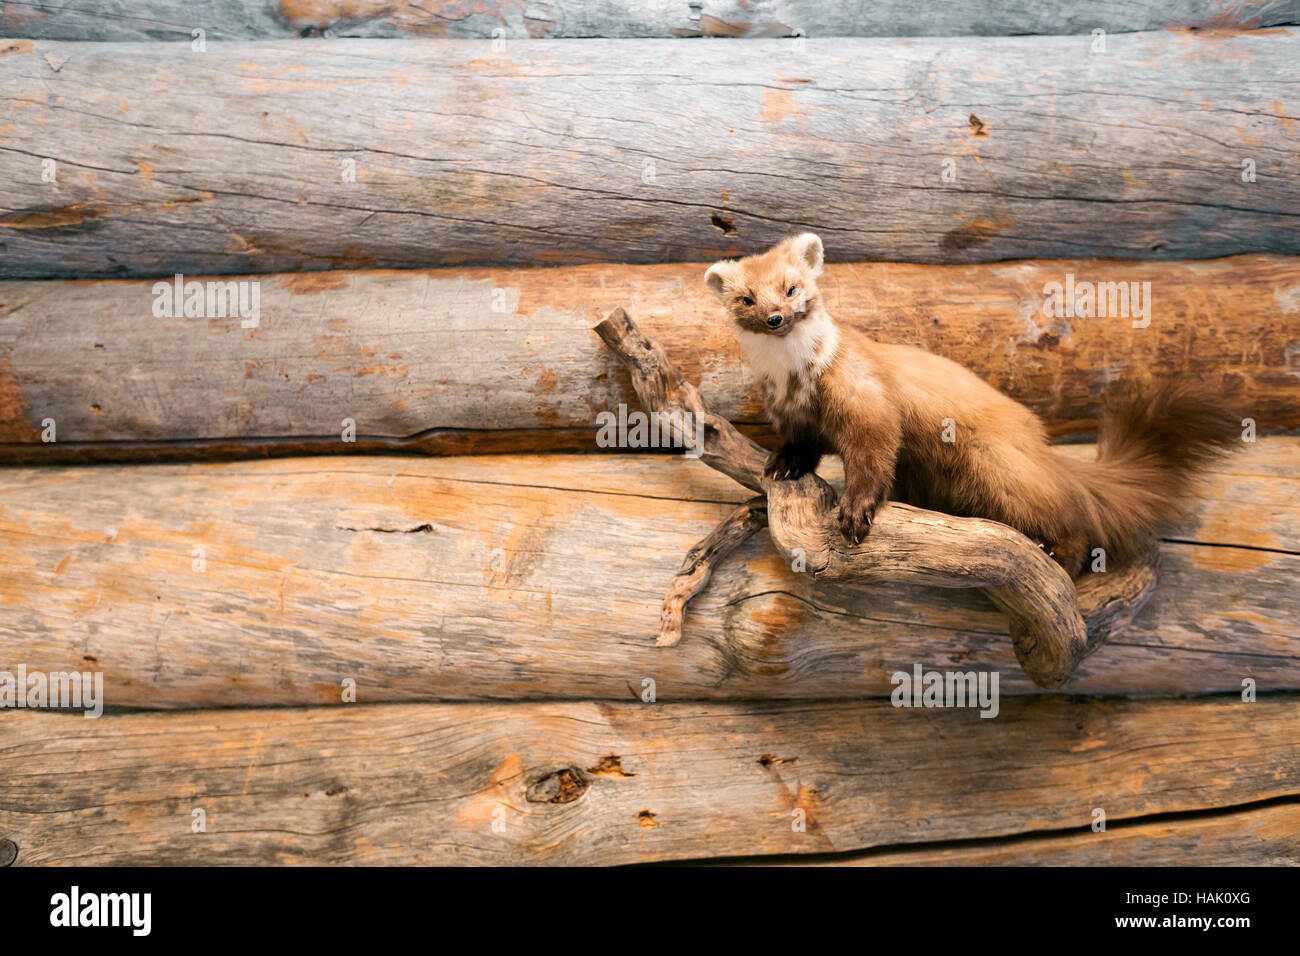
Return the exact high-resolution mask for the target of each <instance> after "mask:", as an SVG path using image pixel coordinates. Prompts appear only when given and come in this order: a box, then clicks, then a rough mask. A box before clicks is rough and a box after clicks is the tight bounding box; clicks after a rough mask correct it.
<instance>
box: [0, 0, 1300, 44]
mask: <svg viewBox="0 0 1300 956" xmlns="http://www.w3.org/2000/svg"><path fill="white" fill-rule="evenodd" d="M1293 23H1300V4H1297V3H1296V0H1248V2H1244V3H1242V2H1234V3H1225V2H1223V0H1145V2H1142V3H1121V2H1118V0H1078V2H1068V0H1052V2H1042V0H1039V2H1031V0H1017V2H993V0H950V2H947V3H944V4H942V5H937V6H931V5H921V4H915V3H908V2H905V0H877V2H871V3H866V2H860V0H857V2H855V0H849V2H827V0H700V2H698V3H684V2H679V0H549V2H547V0H542V2H525V0H475V2H473V3H468V2H465V0H442V2H433V3H430V2H428V0H425V2H423V3H417V2H415V0H328V2H322V0H205V2H203V3H201V4H196V3H193V2H192V0H132V3H131V4H130V9H129V10H123V8H122V4H121V3H115V2H110V0H60V2H57V3H55V2H49V0H6V2H4V3H0V37H4V36H10V37H35V38H39V39H45V40H110V41H126V40H188V39H189V38H190V35H191V30H193V29H194V28H202V29H203V30H205V31H206V33H207V36H208V38H209V39H213V40H229V39H240V40H266V39H274V38H278V37H290V36H320V35H322V34H324V35H331V36H339V37H406V36H415V37H461V38H467V39H470V38H477V39H490V38H492V37H498V38H520V39H523V38H540V37H552V38H554V37H690V36H708V37H746V38H749V37H772V36H793V35H802V36H810V37H829V36H964V35H968V34H974V35H988V36H1002V35H1010V34H1027V33H1050V34H1064V33H1088V32H1089V31H1091V30H1093V29H1096V28H1102V29H1105V30H1107V31H1109V32H1111V33H1120V32H1127V31H1137V30H1162V29H1169V28H1176V27H1193V28H1220V29H1237V28H1247V29H1249V28H1254V27H1267V26H1275V25H1278V24H1293Z"/></svg>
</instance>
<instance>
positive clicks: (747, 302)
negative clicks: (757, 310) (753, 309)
mask: <svg viewBox="0 0 1300 956" xmlns="http://www.w3.org/2000/svg"><path fill="white" fill-rule="evenodd" d="M740 301H741V302H743V303H745V305H753V304H754V300H753V299H751V298H750V297H749V296H747V295H742V296H741V297H740Z"/></svg>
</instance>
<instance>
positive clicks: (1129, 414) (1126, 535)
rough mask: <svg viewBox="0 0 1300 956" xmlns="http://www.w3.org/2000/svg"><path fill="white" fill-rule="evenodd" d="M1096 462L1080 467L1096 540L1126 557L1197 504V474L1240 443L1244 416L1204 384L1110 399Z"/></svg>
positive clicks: (1166, 386) (1178, 384)
mask: <svg viewBox="0 0 1300 956" xmlns="http://www.w3.org/2000/svg"><path fill="white" fill-rule="evenodd" d="M1108 398H1109V401H1108V402H1107V406H1106V409H1105V411H1104V412H1103V415H1102V421H1101V430H1100V434H1099V435H1098V441H1097V460H1096V461H1095V462H1091V463H1088V464H1086V465H1083V467H1081V468H1078V469H1077V470H1076V471H1075V474H1076V476H1077V477H1078V478H1079V479H1080V480H1081V482H1082V484H1083V487H1084V490H1085V491H1086V493H1087V496H1088V498H1090V499H1091V502H1090V503H1091V504H1092V506H1093V507H1092V508H1090V509H1089V510H1091V511H1092V512H1093V515H1092V516H1093V523H1094V524H1095V527H1094V528H1093V531H1092V537H1093V540H1094V541H1095V543H1096V544H1097V545H1100V546H1101V547H1103V548H1105V549H1106V552H1107V554H1108V555H1109V556H1111V557H1125V556H1128V555H1130V554H1131V553H1132V551H1133V549H1134V548H1135V547H1137V546H1138V545H1139V543H1140V542H1141V541H1142V540H1143V539H1144V538H1146V537H1148V536H1150V535H1153V534H1155V533H1156V530H1157V529H1158V528H1159V527H1160V526H1161V525H1163V524H1166V523H1168V522H1172V521H1176V520H1177V519H1178V518H1180V517H1182V516H1183V514H1184V513H1185V512H1186V511H1187V510H1188V508H1189V506H1190V504H1191V496H1192V492H1193V490H1194V487H1195V480H1196V476H1197V472H1198V471H1199V470H1200V469H1201V468H1202V467H1203V466H1204V465H1206V464H1207V463H1209V462H1210V461H1212V460H1213V459H1215V458H1217V457H1218V456H1219V455H1221V454H1222V453H1223V452H1224V451H1226V450H1227V449H1228V448H1230V447H1232V446H1234V445H1237V444H1238V443H1239V442H1240V441H1241V429H1242V424H1241V417H1240V415H1238V414H1236V413H1235V412H1234V411H1233V410H1232V409H1230V408H1229V407H1228V406H1227V405H1225V404H1224V403H1223V402H1222V401H1221V400H1219V399H1218V398H1217V397H1215V396H1212V395H1211V394H1210V393H1209V391H1208V389H1206V388H1205V387H1204V386H1202V385H1200V384H1199V383H1189V382H1183V381H1170V382H1164V383H1162V384H1160V385H1157V386H1155V387H1151V388H1127V389H1121V390H1120V391H1119V392H1117V393H1112V394H1111V396H1108Z"/></svg>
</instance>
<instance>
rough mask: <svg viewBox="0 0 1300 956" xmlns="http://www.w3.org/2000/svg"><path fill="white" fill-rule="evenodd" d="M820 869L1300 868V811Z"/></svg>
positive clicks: (1198, 819) (1267, 810)
mask: <svg viewBox="0 0 1300 956" xmlns="http://www.w3.org/2000/svg"><path fill="white" fill-rule="evenodd" d="M811 865H817V866H1300V804H1296V803H1280V804H1274V805H1268V806H1261V807H1249V808H1244V809H1229V810H1226V811H1222V812H1213V813H1207V814H1204V815H1198V816H1193V817H1190V818H1186V817H1183V818H1175V819H1169V820H1160V821H1152V822H1145V821H1143V820H1141V819H1138V820H1133V821H1129V822H1126V823H1121V824H1120V825H1119V826H1115V825H1109V826H1108V828H1107V829H1106V830H1105V831H1104V832H1101V833H1094V832H1092V831H1091V830H1086V831H1083V832H1078V833H1067V834H1054V835H1051V836H1038V835H1027V836H1022V837H1014V838H1011V839H1008V840H990V841H987V842H979V843H975V844H971V845H965V846H963V845H955V846H946V847H927V846H918V847H908V848H905V849H900V850H884V851H878V852H867V853H864V854H861V855H858V854H849V855H847V856H846V857H843V858H839V857H831V858H827V859H824V860H818V861H817V862H816V863H815V864H811Z"/></svg>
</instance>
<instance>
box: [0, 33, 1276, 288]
mask: <svg viewBox="0 0 1300 956" xmlns="http://www.w3.org/2000/svg"><path fill="white" fill-rule="evenodd" d="M4 42H5V44H6V46H5V51H4V52H5V53H6V54H7V55H4V56H0V89H3V91H4V95H5V101H6V104H7V106H8V108H7V110H6V114H7V117H6V121H5V123H4V125H2V126H0V181H3V182H4V183H5V187H6V189H5V198H4V206H3V209H0V277H4V278H21V277H29V278H36V277H57V276H64V277H80V276H88V275H101V276H119V275H152V276H170V275H172V274H173V273H176V272H181V273H185V274H197V273H204V272H217V273H249V272H267V271H298V270H303V269H320V268H331V269H349V268H362V267H369V266H377V267H408V266H409V267H428V266H447V265H468V264H482V265H506V264H510V265H557V264H561V263H582V262H594V261H595V262H640V263H645V262H664V261H695V260H699V259H709V258H717V257H719V256H724V255H733V254H737V253H744V252H749V251H755V250H758V249H761V248H765V247H766V246H768V245H770V244H771V243H773V242H774V241H776V240H778V239H780V238H782V237H784V236H785V235H787V234H789V233H791V232H794V231H802V230H806V229H812V230H814V231H817V232H819V233H821V235H822V238H823V239H824V240H825V245H826V251H827V255H828V258H830V259H831V260H832V261H854V260H860V259H888V260H896V261H909V262H949V263H951V262H992V261H998V260H1003V259H1010V258H1028V257H1045V256H1053V257H1061V256H1091V257H1107V258H1128V259H1152V258H1154V259H1167V258H1203V257H1208V256H1220V255H1231V254H1235V253H1244V252H1279V253H1296V252H1300V230H1297V229H1296V222H1297V219H1298V218H1300V178H1297V177H1296V176H1295V174H1294V146H1295V137H1296V133H1295V125H1296V123H1297V120H1296V117H1297V115H1300V112H1298V109H1297V106H1296V103H1295V101H1294V91H1295V85H1296V83H1297V82H1300V56H1297V49H1298V48H1300V33H1297V31H1296V30H1295V29H1293V28H1289V27H1279V28H1277V29H1274V30H1269V31H1249V32H1244V33H1217V32H1204V33H1196V34H1173V33H1166V32H1149V33H1129V34H1117V35H1113V36H1108V37H1106V39H1105V44H1104V50H1095V49H1094V38H1093V37H1092V36H1091V35H1089V34H1086V33H1085V34H1078V35H1075V36H1038V37H997V38H987V39H986V38H980V39H975V40H972V39H969V38H963V37H939V38H918V39H906V40H903V41H899V40H896V39H859V38H845V39H820V40H819V39H811V40H808V41H807V48H806V49H801V48H799V47H796V46H795V45H794V44H793V43H792V42H791V41H789V40H753V41H749V42H747V43H743V44H741V43H729V42H721V41H716V42H702V41H698V40H573V41H570V42H565V43H562V44H560V43H556V44H543V43H513V44H511V43H507V44H505V45H504V46H503V47H502V46H500V45H498V46H499V47H500V48H499V49H494V47H493V45H492V44H491V43H446V42H443V41H439V40H406V41H402V42H393V41H387V40H364V39H352V40H335V41H332V42H330V43H318V44H305V43H302V42H301V41H295V40H282V41H269V42H266V43H259V44H256V45H251V44H245V43H230V44H223V43H211V44H208V45H207V48H206V50H205V51H203V52H201V53H199V52H196V51H194V50H193V49H191V44H189V43H174V44H158V43H113V44H106V43H87V44H77V43H68V44H64V43H56V42H51V41H42V40H9V41H4ZM47 159H48V160H53V163H54V169H55V170H56V171H57V177H56V181H55V182H50V181H49V170H50V167H49V166H48V165H47V164H46V163H45V162H44V160H47ZM1251 163H1253V166H1252V165H1250V164H1251ZM1243 164H1246V165H1243ZM1251 170H1253V171H1254V173H1253V181H1243V176H1245V175H1247V174H1248V173H1249V172H1250V171H1251Z"/></svg>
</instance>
